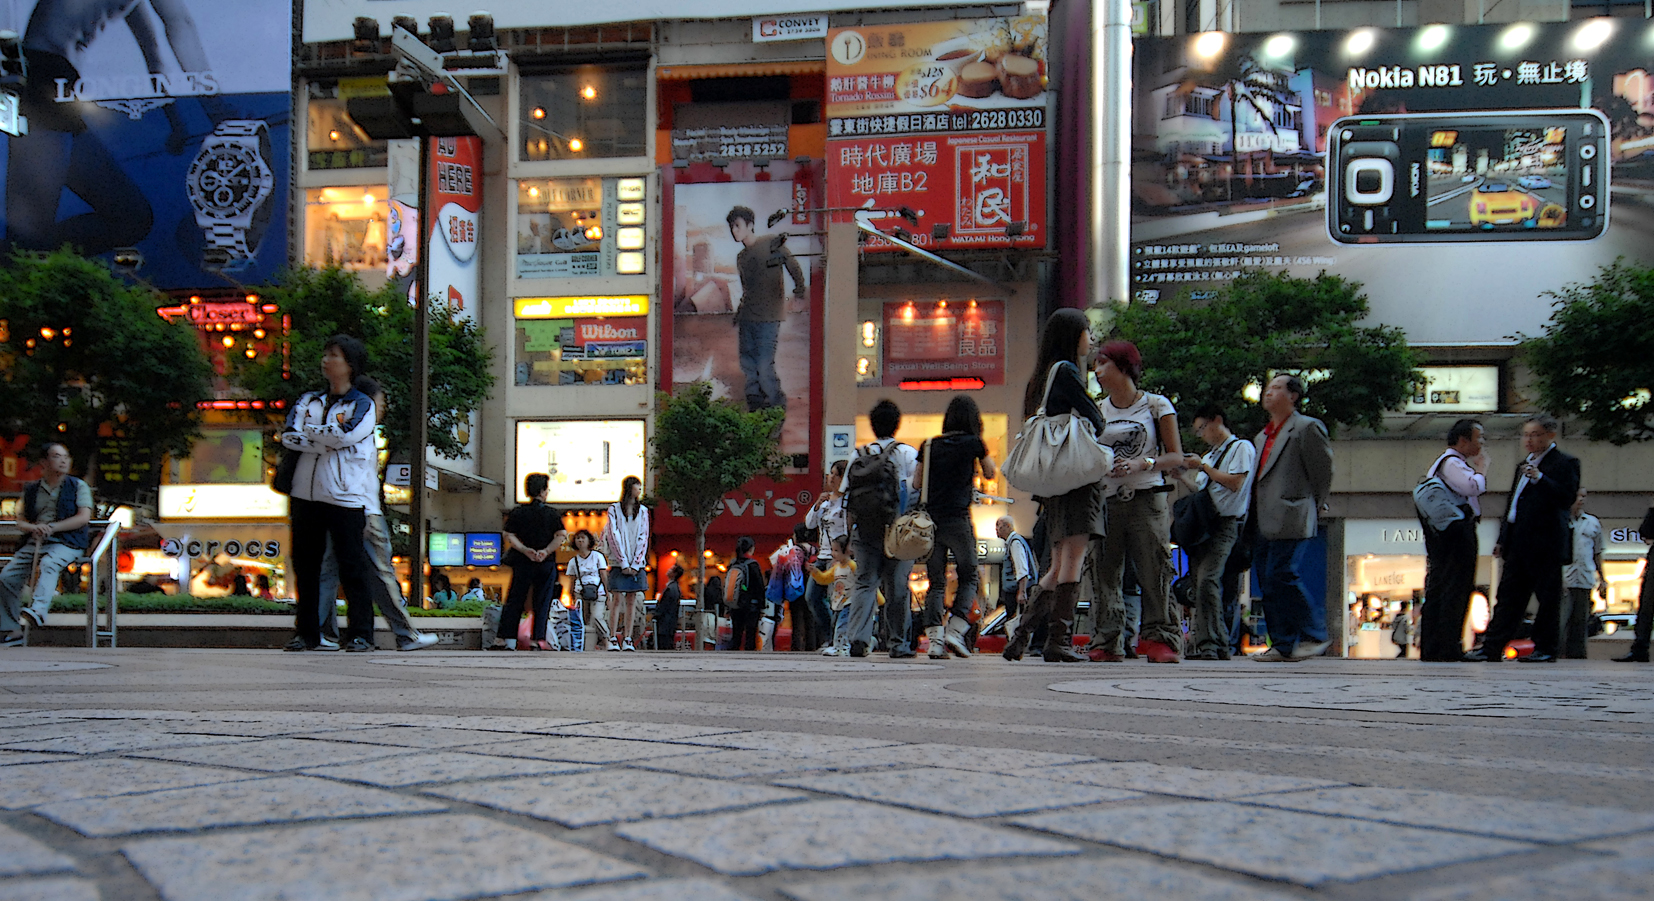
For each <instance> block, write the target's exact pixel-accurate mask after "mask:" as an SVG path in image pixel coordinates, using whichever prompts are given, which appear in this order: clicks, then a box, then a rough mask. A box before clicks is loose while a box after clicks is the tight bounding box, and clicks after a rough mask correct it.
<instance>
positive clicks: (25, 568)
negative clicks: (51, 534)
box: [0, 538, 85, 632]
mask: <svg viewBox="0 0 1654 901" xmlns="http://www.w3.org/2000/svg"><path fill="white" fill-rule="evenodd" d="M83 553H85V551H82V550H79V549H77V548H72V547H70V546H68V545H66V544H63V543H62V542H58V541H48V542H45V543H44V544H42V545H41V546H40V576H39V578H36V579H35V580H34V596H33V598H32V599H31V600H32V601H33V603H31V604H30V605H29V606H30V607H32V608H33V609H34V611H35V615H36V617H37V618H38V619H40V621H41V622H45V620H46V613H47V611H49V610H50V609H51V606H52V598H54V597H56V596H57V580H58V577H59V576H61V575H62V574H63V568H64V567H65V566H68V565H69V564H71V563H73V562H75V561H76V560H79V559H80V555H81V554H83ZM33 571H34V539H32V538H30V539H26V540H24V541H23V543H22V544H20V545H18V547H17V553H16V555H14V556H13V557H12V558H11V562H10V563H7V564H6V568H5V570H4V571H3V572H0V630H4V631H6V632H15V631H17V630H18V629H21V628H23V626H22V620H21V619H19V617H21V616H22V615H23V605H22V603H21V602H20V601H19V600H18V592H20V591H22V590H23V582H24V580H26V579H28V578H29V573H31V572H33Z"/></svg>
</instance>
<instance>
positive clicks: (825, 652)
mask: <svg viewBox="0 0 1654 901" xmlns="http://www.w3.org/2000/svg"><path fill="white" fill-rule="evenodd" d="M821 656H823V657H837V656H838V648H835V647H833V646H832V645H828V646H826V647H824V648H822V649H821Z"/></svg>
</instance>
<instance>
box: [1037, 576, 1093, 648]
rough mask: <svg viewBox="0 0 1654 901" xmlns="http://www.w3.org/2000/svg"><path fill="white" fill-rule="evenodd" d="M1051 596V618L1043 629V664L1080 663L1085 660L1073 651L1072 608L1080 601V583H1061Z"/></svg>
mask: <svg viewBox="0 0 1654 901" xmlns="http://www.w3.org/2000/svg"><path fill="white" fill-rule="evenodd" d="M1053 594H1054V595H1056V597H1054V598H1053V599H1052V601H1051V618H1050V619H1049V620H1048V621H1047V625H1046V627H1045V655H1044V656H1045V662H1046V663H1080V662H1082V661H1084V660H1085V659H1086V657H1085V655H1084V654H1081V653H1079V652H1078V651H1075V650H1074V606H1075V604H1076V603H1078V602H1079V599H1080V583H1078V582H1063V583H1062V584H1060V585H1058V586H1057V590H1056V591H1055V592H1053Z"/></svg>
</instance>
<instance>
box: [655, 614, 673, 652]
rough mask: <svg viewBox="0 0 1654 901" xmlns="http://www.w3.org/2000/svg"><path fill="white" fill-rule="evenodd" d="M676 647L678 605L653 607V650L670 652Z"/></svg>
mask: <svg viewBox="0 0 1654 901" xmlns="http://www.w3.org/2000/svg"><path fill="white" fill-rule="evenodd" d="M677 646H678V605H677V603H676V602H673V603H668V604H665V605H656V607H655V650H657V651H671V650H674V649H676V648H677Z"/></svg>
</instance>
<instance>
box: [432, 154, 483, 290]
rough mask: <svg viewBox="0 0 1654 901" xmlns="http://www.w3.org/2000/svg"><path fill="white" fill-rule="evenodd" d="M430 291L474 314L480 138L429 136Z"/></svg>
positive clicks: (476, 283)
mask: <svg viewBox="0 0 1654 901" xmlns="http://www.w3.org/2000/svg"><path fill="white" fill-rule="evenodd" d="M429 140H430V141H431V208H432V209H434V210H436V221H435V222H433V223H431V244H430V248H431V249H430V253H431V257H430V279H431V291H430V293H431V294H432V295H434V296H435V297H436V298H437V299H438V300H439V301H442V302H446V303H447V304H448V306H449V307H450V308H451V309H453V311H454V312H455V313H456V314H458V315H459V316H461V317H463V318H466V319H470V318H472V317H474V316H475V315H476V308H477V300H478V286H479V284H480V281H479V276H480V273H479V271H478V268H477V224H478V220H479V218H480V213H481V211H482V139H481V138H476V137H462V138H431V139H429Z"/></svg>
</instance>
